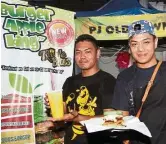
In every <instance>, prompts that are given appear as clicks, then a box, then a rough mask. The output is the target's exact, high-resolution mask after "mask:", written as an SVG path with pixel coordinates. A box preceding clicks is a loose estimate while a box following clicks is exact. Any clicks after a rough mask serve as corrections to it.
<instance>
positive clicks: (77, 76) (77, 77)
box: [67, 73, 81, 81]
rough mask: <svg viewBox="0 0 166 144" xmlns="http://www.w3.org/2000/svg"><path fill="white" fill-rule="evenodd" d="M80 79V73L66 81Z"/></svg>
mask: <svg viewBox="0 0 166 144" xmlns="http://www.w3.org/2000/svg"><path fill="white" fill-rule="evenodd" d="M80 78H81V73H79V74H77V75H73V76H70V77H68V78H67V81H73V80H77V79H80Z"/></svg>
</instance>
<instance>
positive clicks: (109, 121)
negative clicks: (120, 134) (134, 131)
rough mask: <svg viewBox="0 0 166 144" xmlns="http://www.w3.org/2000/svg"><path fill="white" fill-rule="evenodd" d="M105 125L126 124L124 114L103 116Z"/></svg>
mask: <svg viewBox="0 0 166 144" xmlns="http://www.w3.org/2000/svg"><path fill="white" fill-rule="evenodd" d="M103 121H104V123H103V124H102V125H103V126H125V125H124V119H123V116H122V115H107V116H104V118H103Z"/></svg>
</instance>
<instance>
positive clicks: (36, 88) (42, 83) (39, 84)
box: [34, 83, 43, 90]
mask: <svg viewBox="0 0 166 144" xmlns="http://www.w3.org/2000/svg"><path fill="white" fill-rule="evenodd" d="M42 85H43V83H41V84H38V85H36V86H35V88H34V90H35V89H37V88H38V87H40V86H42Z"/></svg>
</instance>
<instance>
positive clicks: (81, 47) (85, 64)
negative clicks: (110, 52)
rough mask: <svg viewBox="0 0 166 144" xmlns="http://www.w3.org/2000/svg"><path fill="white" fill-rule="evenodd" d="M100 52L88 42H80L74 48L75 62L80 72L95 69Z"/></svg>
mask: <svg viewBox="0 0 166 144" xmlns="http://www.w3.org/2000/svg"><path fill="white" fill-rule="evenodd" d="M99 56H100V50H97V49H96V48H95V46H94V45H93V44H92V43H91V42H89V41H80V42H78V43H77V44H76V47H75V61H76V64H77V65H78V66H79V68H80V69H81V70H89V69H92V68H96V67H97V60H98V58H99Z"/></svg>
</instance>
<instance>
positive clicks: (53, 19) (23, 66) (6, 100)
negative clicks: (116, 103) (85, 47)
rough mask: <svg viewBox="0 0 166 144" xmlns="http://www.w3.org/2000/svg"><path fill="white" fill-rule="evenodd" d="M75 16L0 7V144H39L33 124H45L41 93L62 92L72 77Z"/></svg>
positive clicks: (13, 4) (10, 4)
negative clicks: (68, 78) (0, 143)
mask: <svg viewBox="0 0 166 144" xmlns="http://www.w3.org/2000/svg"><path fill="white" fill-rule="evenodd" d="M74 14H75V13H74V12H70V11H66V10H62V9H57V8H53V7H48V6H46V7H45V8H40V7H37V6H29V5H28V4H27V2H23V1H20V0H12V1H11V0H5V1H2V2H1V25H2V29H1V32H2V34H1V52H2V54H1V59H2V63H1V76H2V79H1V84H2V87H1V136H2V137H1V141H2V144H23V143H26V144H32V143H34V144H36V143H38V142H36V138H35V125H36V124H37V123H39V122H42V121H44V120H45V119H46V113H45V106H44V100H43V98H44V96H45V93H47V92H50V91H53V90H61V89H62V86H63V83H64V81H65V80H66V78H67V77H69V76H71V75H72V71H73V56H74V40H75V24H74ZM42 139H45V138H42ZM45 140H46V139H45ZM47 142H49V140H48V141H47Z"/></svg>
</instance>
